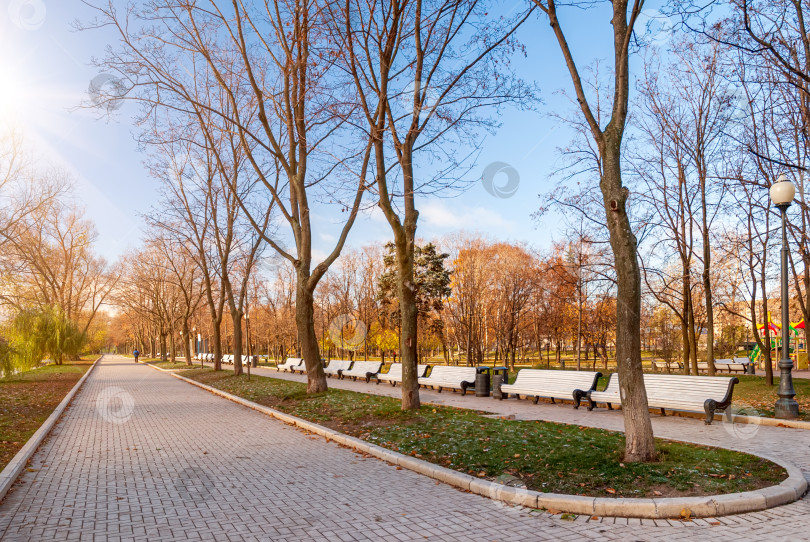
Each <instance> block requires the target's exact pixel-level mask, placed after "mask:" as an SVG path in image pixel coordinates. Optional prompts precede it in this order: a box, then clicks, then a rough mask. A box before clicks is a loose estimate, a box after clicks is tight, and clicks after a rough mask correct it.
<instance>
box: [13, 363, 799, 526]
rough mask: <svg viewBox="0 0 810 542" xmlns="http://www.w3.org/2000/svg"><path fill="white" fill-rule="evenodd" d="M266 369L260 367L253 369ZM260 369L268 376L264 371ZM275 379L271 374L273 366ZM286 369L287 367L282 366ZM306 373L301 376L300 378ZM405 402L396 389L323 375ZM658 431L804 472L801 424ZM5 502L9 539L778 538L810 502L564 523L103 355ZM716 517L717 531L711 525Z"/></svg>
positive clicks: (557, 413)
mask: <svg viewBox="0 0 810 542" xmlns="http://www.w3.org/2000/svg"><path fill="white" fill-rule="evenodd" d="M254 371H255V372H256V373H259V374H261V373H264V372H265V370H261V369H260V370H254ZM268 374H269V372H268ZM272 376H278V373H275V372H274V371H273V372H272ZM283 376H284V377H287V378H289V375H283ZM296 378H298V379H300V377H296ZM330 385H333V386H335V387H346V388H350V389H357V390H358V391H366V392H372V393H381V392H383V391H385V394H387V395H392V396H398V395H399V393H400V391H399V388H396V389H394V388H390V387H389V386H375V385H373V384H372V385H367V384H365V383H364V382H346V381H340V382H338V381H335V380H330ZM423 397H424V399H425V400H426V401H428V402H436V403H438V404H448V405H452V406H462V407H466V408H476V409H482V410H489V411H491V412H496V413H499V414H504V413H505V414H510V413H512V414H515V415H516V417H518V418H521V419H548V420H552V421H561V422H568V423H577V424H581V425H590V426H596V427H604V428H608V429H621V423H622V419H621V415H620V414H617V413H615V412H610V413H609V412H607V411H604V412H593V413H587V411H585V410H584V409H582V410H580V411H575V410H573V409H571V408H570V406H568V407H565V406H559V405H543V404H540V405H532V404H531V403H529V402H527V401H521V402H518V401H515V400H510V401H494V400H492V399H484V398H474V397H469V396H468V397H461V396H460V395H459V394H455V395H453V394H447V393H444V394H441V395H439V394H437V393H435V392H428V391H425V392H423ZM654 428H655V432H656V435H657V436H662V437H677V438H679V439H681V440H689V441H693V442H699V443H702V444H714V445H722V446H725V447H728V448H733V449H740V450H744V451H754V452H762V453H769V454H773V455H781V456H782V457H784V458H786V459H788V460H791V461H793V462H794V463H796V464H797V465H799V466H800V467H801V468H802V469H803V470H804V471H805V473H806V474H808V475H810V458H808V456H807V454H806V453H804V450H807V448H808V447H810V432H807V431H801V430H786V429H781V428H771V427H760V428H759V430H758V431H757V433H756V434H755V435H754V436H753V438H750V439H747V440H745V439H741V438H740V437H739V436H737V435H736V434H735V433H734V431H727V430H726V429H725V428H724V427H723V425H722V424H720V423H716V424H715V425H712V426H710V427H705V426H703V424H702V423H700V422H699V420H694V419H685V418H678V417H667V418H659V417H655V418H654ZM32 467H33V468H34V469H37V472H24V473H23V474H22V475H21V477H20V479H19V480H18V481H17V483H16V484H15V486H14V488H13V489H12V491H11V492H10V493H9V494H8V495H7V496H6V498H5V499H4V500H3V502H2V503H0V538H2V539H3V540H9V541H11V540H15V541H16V540H149V541H150V542H151V541H156V540H273V541H283V540H290V541H292V540H330V541H333V540H341V541H346V542H351V541H354V540H425V539H431V540H465V541H467V540H482V541H483V540H487V541H492V540H499V541H501V542H506V541H508V540H582V539H590V540H650V541H652V540H705V539H707V538H708V537H712V538H713V539H718V540H734V541H735V542H744V541H745V540H769V539H770V540H784V539H787V538H791V537H792V538H798V539H801V538H806V537H807V533H808V532H810V503H808V501H807V500H806V499H803V500H801V501H799V502H797V503H793V504H790V505H786V506H783V507H780V508H777V509H775V510H772V511H766V512H759V513H755V514H745V515H741V516H732V517H724V518H718V519H717V520H714V519H712V520H710V521H696V522H692V523H690V524H689V526H688V528H685V527H686V525H685V524H684V523H683V522H680V521H660V520H656V521H650V520H642V521H639V520H629V521H628V520H627V519H626V518H623V519H618V520H617V519H615V518H600V521H598V522H597V521H591V520H590V518H589V517H588V516H579V517H577V518H575V519H574V520H573V521H566V520H562V519H560V516H549V515H548V514H543V513H537V512H535V511H531V510H527V509H524V508H515V507H505V506H503V505H502V504H500V503H496V502H494V501H491V500H489V499H486V498H484V497H480V496H478V495H473V494H471V493H464V492H461V491H458V490H456V489H454V488H452V487H450V486H447V485H445V484H439V485H436V483H435V481H434V480H431V479H428V478H426V477H423V476H421V475H418V474H416V473H413V472H411V471H409V470H407V469H403V470H400V471H397V470H396V469H392V468H390V466H389V465H388V464H387V463H385V462H383V461H379V460H376V459H368V458H362V457H361V456H360V455H358V454H356V453H355V452H353V451H352V450H348V449H345V448H341V447H339V446H337V445H335V444H334V443H329V442H325V441H324V439H322V438H320V437H318V438H313V437H312V436H310V435H307V434H306V433H304V432H302V431H299V430H296V429H295V428H292V427H290V426H287V425H285V424H283V423H281V422H279V421H277V420H274V419H272V418H270V417H268V416H265V415H263V414H261V413H258V412H256V411H253V410H251V409H248V408H245V407H242V406H240V405H238V404H235V403H233V402H230V401H227V400H225V399H222V398H219V397H216V396H214V395H212V394H210V393H208V392H206V391H203V390H200V389H198V388H196V387H193V386H190V385H188V384H186V383H184V382H181V381H179V380H177V379H175V378H172V377H171V376H170V375H167V374H165V373H161V372H158V371H155V370H154V369H151V368H149V367H145V366H143V365H136V364H134V363H133V362H132V361H131V360H126V359H124V358H117V357H109V356H108V357H105V358H104V359H103V360H102V361H101V362H100V363H99V365H98V367H96V369H95V370H94V371H93V373H92V374H91V375H90V377H89V378H88V379H87V381H86V383H85V386H84V387H83V389H82V390H81V392H80V393H79V394H78V395H77V396H76V398H75V399H74V402H73V404H72V405H71V407H70V408H69V409H68V411H67V412H66V414H65V415H64V417H63V419H62V421H61V422H60V423H59V424H57V426H56V427H55V428H54V430H53V432H52V434H51V436H50V437H49V438H48V439H47V440H46V442H45V443H44V444H43V445H42V446H41V447H40V449H39V450H38V451H37V453H36V454H35V455H34V457H33V459H32ZM715 521H717V522H720V523H721V525H719V526H714V525H711V523H712V522H715Z"/></svg>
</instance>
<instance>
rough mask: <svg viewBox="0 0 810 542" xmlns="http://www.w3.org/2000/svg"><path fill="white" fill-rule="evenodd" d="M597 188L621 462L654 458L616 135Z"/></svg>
mask: <svg viewBox="0 0 810 542" xmlns="http://www.w3.org/2000/svg"><path fill="white" fill-rule="evenodd" d="M604 136H605V139H604V142H605V144H604V146H603V148H602V149H601V150H602V157H603V159H604V170H603V175H602V178H601V179H600V188H601V189H602V196H603V199H604V205H605V211H606V214H607V223H608V230H609V232H610V245H611V248H612V250H613V255H614V260H615V261H614V263H615V267H616V282H617V285H618V292H617V296H616V300H617V303H616V321H617V322H616V365H617V369H618V372H619V377H620V380H619V383H620V392H621V397H622V414H623V415H624V433H625V439H626V444H625V457H624V458H625V461H654V460H655V439H654V438H653V430H652V423H651V422H650V413H649V407H648V404H647V391H646V389H645V388H644V373H643V370H642V365H641V273H640V270H639V266H638V254H637V246H636V245H637V241H636V236H635V235H634V234H633V230H632V228H631V226H630V219H629V217H628V215H627V207H626V205H627V196H628V193H629V191H628V190H627V189H626V188H624V187H623V186H622V177H621V134H619V133H615V132H613V131H611V130H608V131H607V132H605V134H604Z"/></svg>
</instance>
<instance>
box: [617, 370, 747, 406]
mask: <svg viewBox="0 0 810 542" xmlns="http://www.w3.org/2000/svg"><path fill="white" fill-rule="evenodd" d="M732 382H737V379H736V378H735V377H733V376H688V375H660V374H645V375H644V387H645V388H646V390H647V398H648V399H650V400H652V399H672V398H678V399H686V400H691V399H695V400H697V401H700V402H702V401H704V400H706V399H714V400H716V401H718V402H720V401H723V400H725V398H726V396H727V394H728V391H729V389H730V387H731V384H732ZM605 392H610V393H616V394H618V393H619V373H613V374H612V375H610V380H609V381H608V386H607V388H606V389H605Z"/></svg>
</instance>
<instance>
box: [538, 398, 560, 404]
mask: <svg viewBox="0 0 810 542" xmlns="http://www.w3.org/2000/svg"><path fill="white" fill-rule="evenodd" d="M536 402H537V401H535V403H536ZM551 404H552V405H556V404H557V403H555V402H554V397H552V398H551Z"/></svg>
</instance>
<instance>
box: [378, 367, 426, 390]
mask: <svg viewBox="0 0 810 542" xmlns="http://www.w3.org/2000/svg"><path fill="white" fill-rule="evenodd" d="M428 367H429V366H428V365H417V366H416V377H417V378H422V377H424V376H425V373H427V370H428ZM381 380H384V381H385V382H388V383H390V384H391V385H392V386H396V385H397V382H402V364H401V363H392V364H391V367H389V368H388V372H387V373H377V384H379V383H380V381H381Z"/></svg>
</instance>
